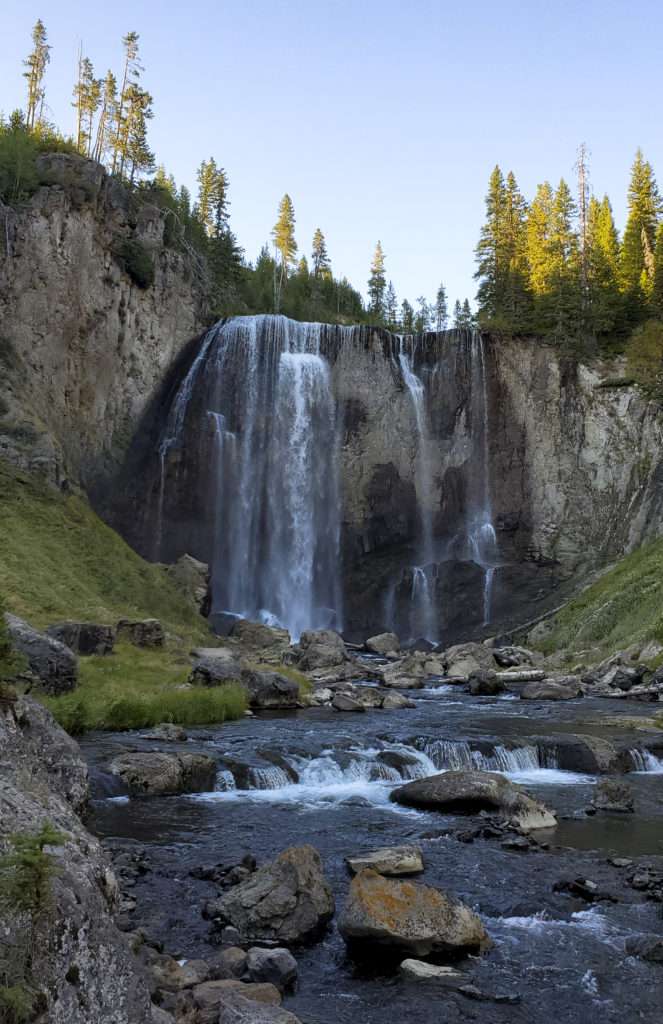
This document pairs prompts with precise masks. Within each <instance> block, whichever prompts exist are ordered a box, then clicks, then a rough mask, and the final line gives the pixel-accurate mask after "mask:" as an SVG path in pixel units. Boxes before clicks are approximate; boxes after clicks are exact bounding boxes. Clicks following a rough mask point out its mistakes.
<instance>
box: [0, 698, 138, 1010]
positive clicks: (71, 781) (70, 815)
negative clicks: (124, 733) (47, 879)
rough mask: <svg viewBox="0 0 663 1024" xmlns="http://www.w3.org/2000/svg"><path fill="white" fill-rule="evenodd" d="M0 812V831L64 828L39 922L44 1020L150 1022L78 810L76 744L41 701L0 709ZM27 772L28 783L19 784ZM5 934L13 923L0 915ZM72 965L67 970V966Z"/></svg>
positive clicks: (98, 857) (95, 849)
mask: <svg viewBox="0 0 663 1024" xmlns="http://www.w3.org/2000/svg"><path fill="white" fill-rule="evenodd" d="M0 760H2V763H3V774H2V783H1V787H0V788H1V790H2V815H1V816H0V839H1V840H2V845H3V848H4V847H5V846H6V842H7V836H8V835H9V834H10V833H15V832H28V833H33V832H35V831H37V830H39V828H40V827H41V825H42V824H43V823H44V822H45V821H46V820H48V821H49V822H50V823H51V825H52V826H53V827H54V828H56V829H57V830H58V831H61V832H63V833H65V834H66V839H65V840H64V842H63V845H62V846H61V847H56V848H54V849H53V857H54V859H55V861H56V867H57V870H56V873H55V875H54V877H53V880H52V883H51V891H52V898H51V903H50V906H49V908H48V911H47V913H46V914H45V915H44V919H43V922H42V924H41V925H40V927H39V933H38V936H37V945H36V949H35V970H36V981H37V985H38V988H39V990H40V991H42V992H43V993H44V996H45V1000H46V1010H45V1013H44V1017H43V1019H44V1020H48V1022H49V1024H107V1022H108V1019H109V1017H108V1012H109V1007H112V1008H113V1019H114V1020H115V1021H116V1022H117V1024H151V1021H152V1013H151V1003H150V998H149V993H148V988H147V985H146V984H145V982H144V980H143V977H142V973H141V971H140V968H139V965H138V964H137V962H136V960H135V958H134V956H133V954H132V953H131V952H130V950H129V947H128V944H127V942H126V940H125V937H124V936H123V935H122V934H121V933H120V932H119V931H118V929H117V927H116V925H115V923H114V914H115V913H116V912H117V910H118V906H119V899H120V893H119V887H118V883H117V879H116V877H115V875H114V873H113V871H112V868H111V865H110V862H109V860H108V858H107V856H106V854H105V853H104V851H103V850H102V848H101V846H100V844H99V842H98V840H97V839H95V838H94V837H93V836H92V835H90V833H89V832H87V830H86V829H85V828H84V827H83V825H82V823H81V821H80V818H79V817H78V815H79V814H80V813H81V812H82V811H83V810H84V809H85V807H86V804H87V798H88V777H87V769H86V766H85V763H84V762H83V760H82V758H81V756H80V753H79V750H78V747H77V745H76V744H75V743H74V741H73V740H72V739H70V737H69V736H67V734H66V733H65V732H63V730H62V729H60V727H59V726H58V725H57V724H56V722H55V720H54V719H53V716H52V715H51V713H50V712H49V711H47V710H46V709H45V708H43V707H41V706H40V705H38V704H35V703H34V702H33V701H31V700H30V699H29V698H24V697H19V698H18V699H17V700H16V701H15V702H12V704H11V705H10V706H5V707H2V708H0ZM26 780H29V785H27V786H26V785H25V783H26ZM3 926H8V927H9V930H10V937H11V936H13V934H14V926H15V922H13V921H12V920H10V919H9V918H5V919H4V920H3ZM72 964H75V965H76V967H77V972H76V974H75V976H72V974H71V973H70V968H71V966H72Z"/></svg>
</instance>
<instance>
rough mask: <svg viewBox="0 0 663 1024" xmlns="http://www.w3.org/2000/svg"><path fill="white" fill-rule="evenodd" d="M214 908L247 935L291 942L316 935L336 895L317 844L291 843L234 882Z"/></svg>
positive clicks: (332, 911) (304, 940)
mask: <svg viewBox="0 0 663 1024" xmlns="http://www.w3.org/2000/svg"><path fill="white" fill-rule="evenodd" d="M213 909H214V913H215V916H216V917H217V918H218V919H220V920H222V921H226V922H228V923H229V924H231V925H233V926H234V927H235V928H237V929H238V931H239V932H240V934H241V935H242V936H243V937H244V938H245V939H249V940H251V939H253V940H255V939H269V940H275V941H277V942H282V943H283V944H285V945H291V944H293V943H299V942H307V941H309V940H311V939H315V938H317V937H318V936H319V934H320V932H321V931H322V929H323V928H324V926H325V925H326V923H327V922H328V921H329V920H330V919H331V917H332V915H333V913H334V900H333V898H332V892H331V888H330V886H329V883H328V882H327V881H326V879H325V877H324V875H323V869H322V860H321V859H320V854H319V853H318V852H317V850H315V849H314V848H313V847H312V846H291V847H289V848H288V849H287V850H284V851H283V853H282V854H280V856H279V857H277V859H276V860H275V861H274V862H273V863H271V864H265V866H264V867H262V868H260V870H259V871H255V872H254V873H253V874H252V875H251V876H250V877H249V878H247V879H246V880H245V881H244V882H241V883H240V884H239V885H236V886H233V888H232V889H230V890H229V892H227V893H225V894H224V895H223V896H221V897H220V898H219V899H218V900H217V901H216V902H215V904H214V905H213Z"/></svg>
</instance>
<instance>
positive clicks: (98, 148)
mask: <svg viewBox="0 0 663 1024" xmlns="http://www.w3.org/2000/svg"><path fill="white" fill-rule="evenodd" d="M116 117H117V81H116V79H115V75H114V74H113V72H112V71H109V72H108V73H107V75H106V78H105V79H104V82H103V96H102V99H101V110H100V112H99V121H98V123H97V137H96V140H95V143H94V148H93V150H92V158H93V159H94V160H99V161H102V160H103V159H104V157H105V156H106V153H107V152H108V151H109V150H110V147H111V145H112V142H111V139H112V135H113V130H114V129H113V125H114V123H115V119H116Z"/></svg>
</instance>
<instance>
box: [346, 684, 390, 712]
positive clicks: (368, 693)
mask: <svg viewBox="0 0 663 1024" xmlns="http://www.w3.org/2000/svg"><path fill="white" fill-rule="evenodd" d="M385 696H388V694H384V693H382V692H381V691H380V690H379V689H378V687H377V686H358V687H357V689H356V691H355V699H356V700H358V701H359V702H360V703H361V704H363V705H364V707H365V708H381V707H382V705H383V702H384V699H385ZM399 696H400V694H399Z"/></svg>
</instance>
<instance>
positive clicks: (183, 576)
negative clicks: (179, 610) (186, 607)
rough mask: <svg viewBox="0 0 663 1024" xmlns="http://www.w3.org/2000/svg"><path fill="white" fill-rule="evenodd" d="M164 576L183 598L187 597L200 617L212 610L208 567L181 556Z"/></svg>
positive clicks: (190, 556)
mask: <svg viewBox="0 0 663 1024" xmlns="http://www.w3.org/2000/svg"><path fill="white" fill-rule="evenodd" d="M166 574H167V575H168V576H169V577H170V579H171V580H172V581H173V582H174V583H175V584H176V585H177V586H178V587H179V589H180V590H181V591H182V593H183V594H184V595H185V597H188V599H189V601H191V604H192V605H193V606H194V608H195V609H196V611H198V612H200V614H201V615H209V613H210V611H211V608H212V591H211V588H210V579H211V576H212V574H211V572H210V567H209V565H207V564H206V563H205V562H199V561H198V559H197V558H193V556H192V555H182V557H181V558H178V559H177V561H176V562H175V563H174V564H173V565H169V566H168V567H167V569H166Z"/></svg>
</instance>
